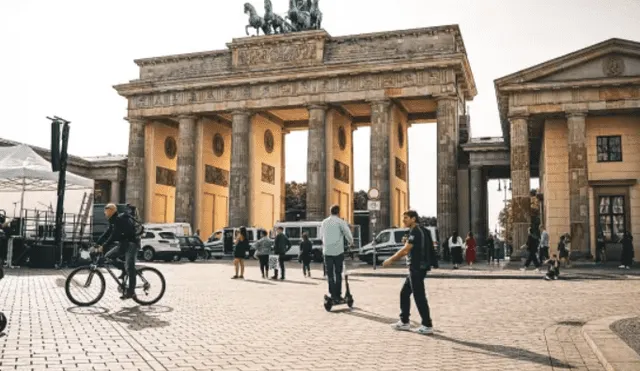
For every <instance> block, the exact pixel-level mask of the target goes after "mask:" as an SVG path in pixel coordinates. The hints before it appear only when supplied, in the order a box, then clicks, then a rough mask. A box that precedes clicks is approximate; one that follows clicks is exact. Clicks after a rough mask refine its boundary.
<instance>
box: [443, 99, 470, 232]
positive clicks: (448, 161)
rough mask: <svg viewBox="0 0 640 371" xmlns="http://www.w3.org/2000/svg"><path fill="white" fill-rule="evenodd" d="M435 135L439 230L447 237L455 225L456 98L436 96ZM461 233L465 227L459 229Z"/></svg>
mask: <svg viewBox="0 0 640 371" xmlns="http://www.w3.org/2000/svg"><path fill="white" fill-rule="evenodd" d="M437 103H438V109H437V126H438V128H437V132H438V134H437V136H438V160H437V161H438V209H437V210H438V211H437V213H438V215H437V217H438V232H439V234H440V236H441V239H443V240H444V238H449V237H450V236H451V233H452V232H453V231H454V230H457V228H458V202H457V197H458V138H457V136H456V133H457V132H458V130H457V127H458V99H457V98H456V97H455V96H444V97H440V98H438V99H437ZM458 234H459V235H461V236H464V231H458Z"/></svg>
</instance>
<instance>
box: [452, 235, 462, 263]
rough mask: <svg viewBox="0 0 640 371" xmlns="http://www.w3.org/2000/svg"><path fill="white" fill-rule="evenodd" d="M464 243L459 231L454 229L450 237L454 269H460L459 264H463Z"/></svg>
mask: <svg viewBox="0 0 640 371" xmlns="http://www.w3.org/2000/svg"><path fill="white" fill-rule="evenodd" d="M462 244H463V242H462V238H461V237H460V236H458V232H456V231H454V232H453V233H452V234H451V237H450V238H449V249H450V250H451V261H452V263H453V269H458V265H460V264H462Z"/></svg>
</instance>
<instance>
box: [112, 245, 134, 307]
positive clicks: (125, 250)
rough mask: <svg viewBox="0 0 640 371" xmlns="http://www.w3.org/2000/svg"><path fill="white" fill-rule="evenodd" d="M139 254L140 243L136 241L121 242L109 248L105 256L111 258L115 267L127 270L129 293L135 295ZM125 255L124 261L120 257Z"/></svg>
mask: <svg viewBox="0 0 640 371" xmlns="http://www.w3.org/2000/svg"><path fill="white" fill-rule="evenodd" d="M137 255H138V244H137V243H135V242H120V243H118V246H116V247H114V248H113V249H111V250H109V251H108V252H107V253H106V254H105V255H104V257H105V258H107V259H110V260H111V263H112V264H113V266H114V267H116V268H118V269H120V270H121V271H123V272H126V274H127V276H129V287H128V288H127V293H128V294H130V295H133V294H134V293H135V290H136V276H137V273H136V256H137ZM122 256H124V259H125V260H124V262H122V261H121V260H120V259H118V258H119V257H122Z"/></svg>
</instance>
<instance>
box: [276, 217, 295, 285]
mask: <svg viewBox="0 0 640 371" xmlns="http://www.w3.org/2000/svg"><path fill="white" fill-rule="evenodd" d="M277 233H278V234H277V235H276V240H275V242H274V243H273V245H274V246H273V250H274V252H275V254H276V255H278V262H279V264H280V271H281V272H282V274H281V275H280V279H281V280H284V258H285V257H286V256H287V251H289V250H290V249H291V242H289V238H288V237H287V236H286V235H285V234H284V228H282V227H278V229H277ZM273 272H274V273H273V277H271V279H273V280H277V279H278V269H277V268H276V269H274V270H273Z"/></svg>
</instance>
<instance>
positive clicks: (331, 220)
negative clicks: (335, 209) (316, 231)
mask: <svg viewBox="0 0 640 371" xmlns="http://www.w3.org/2000/svg"><path fill="white" fill-rule="evenodd" d="M345 238H346V239H347V241H348V242H349V244H352V243H353V235H352V234H351V229H349V224H347V222H345V221H344V220H342V219H340V218H339V217H338V216H335V215H331V216H330V217H328V218H327V219H325V220H323V221H322V253H323V254H324V255H325V256H338V255H340V254H344V239H345Z"/></svg>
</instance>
